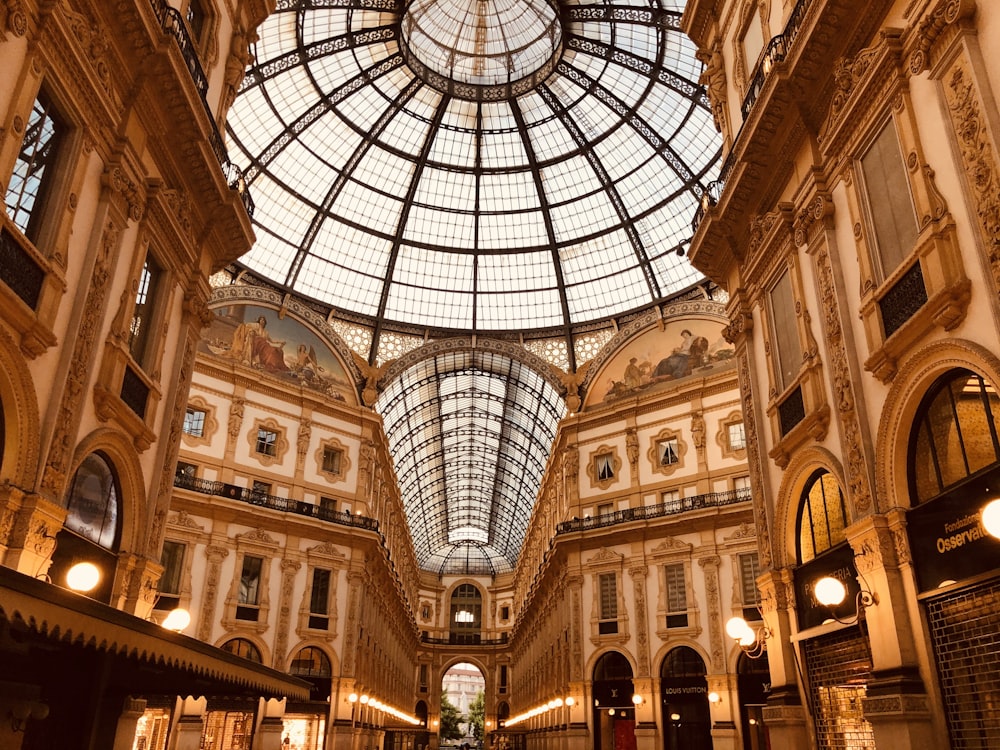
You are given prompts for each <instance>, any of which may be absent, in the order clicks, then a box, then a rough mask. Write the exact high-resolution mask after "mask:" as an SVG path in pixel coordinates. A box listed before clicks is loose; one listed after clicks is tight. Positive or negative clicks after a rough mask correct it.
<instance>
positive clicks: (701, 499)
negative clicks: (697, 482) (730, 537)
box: [556, 488, 751, 534]
mask: <svg viewBox="0 0 1000 750" xmlns="http://www.w3.org/2000/svg"><path fill="white" fill-rule="evenodd" d="M750 496H751V495H750V489H749V488H741V489H738V490H727V491H726V492H709V493H706V494H704V495H695V496H693V497H683V498H679V499H677V500H670V501H669V502H663V503H657V504H656V505H641V506H639V507H638V508H626V509H625V510H618V511H615V512H614V513H601V514H600V515H597V516H591V517H590V518H574V519H573V520H571V521H563V522H562V523H560V524H559V525H558V526H556V534H568V533H570V532H573V531H588V530H590V529H602V528H605V527H607V526H616V525H618V524H622V523H629V522H631V521H643V520H648V519H650V518H662V517H664V516H673V515H676V514H678V513H687V512H689V511H692V510H702V509H705V508H718V507H722V506H726V505H735V504H736V503H744V502H747V501H749V500H750Z"/></svg>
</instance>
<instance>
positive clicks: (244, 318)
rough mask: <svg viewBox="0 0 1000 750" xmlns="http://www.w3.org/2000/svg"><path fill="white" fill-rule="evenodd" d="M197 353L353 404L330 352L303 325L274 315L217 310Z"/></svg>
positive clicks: (250, 309) (245, 308)
mask: <svg viewBox="0 0 1000 750" xmlns="http://www.w3.org/2000/svg"><path fill="white" fill-rule="evenodd" d="M199 350H200V351H201V352H203V353H205V354H211V355H214V356H216V357H219V358H220V359H226V360H231V361H236V362H239V363H240V364H242V365H244V366H246V367H250V368H253V369H255V370H260V371H262V372H266V373H268V374H269V375H273V376H275V377H279V378H282V379H286V380H294V381H297V382H299V383H300V384H301V385H303V386H304V387H307V388H310V389H312V390H316V391H320V392H322V393H325V394H326V395H327V396H329V397H331V398H334V399H336V400H338V401H351V402H353V401H355V399H354V397H353V396H352V395H351V394H353V392H354V387H353V385H352V384H351V381H350V379H349V378H348V376H347V372H346V371H345V370H344V366H343V365H342V364H341V363H340V360H339V359H337V357H336V355H335V354H334V353H333V352H332V351H331V350H330V348H329V347H328V346H327V345H326V344H325V343H324V342H323V341H322V340H321V339H320V338H319V336H317V335H316V334H315V333H313V332H312V331H311V330H309V329H308V328H306V326H304V325H303V324H302V323H300V322H298V321H297V320H294V319H293V318H290V317H287V316H286V317H285V318H279V317H278V314H277V313H276V312H275V311H274V310H270V309H268V308H265V307H257V306H255V305H233V306H230V307H220V308H217V309H216V310H215V318H214V319H213V320H212V323H211V324H210V325H209V327H208V331H207V332H206V335H205V336H204V337H203V338H202V340H201V343H200V344H199Z"/></svg>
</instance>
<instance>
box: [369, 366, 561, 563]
mask: <svg viewBox="0 0 1000 750" xmlns="http://www.w3.org/2000/svg"><path fill="white" fill-rule="evenodd" d="M376 409H377V410H378V411H379V413H380V414H382V417H383V419H384V421H385V430H386V435H387V436H388V438H389V448H390V450H391V451H392V454H393V456H394V457H395V460H396V471H397V473H398V475H399V477H400V484H401V487H400V489H401V492H402V496H403V507H404V510H405V512H406V516H407V519H408V521H409V525H410V531H411V533H412V535H413V540H414V544H415V546H416V551H417V563H418V564H419V565H420V566H421V567H423V568H425V569H427V570H433V571H435V572H438V573H472V574H476V573H478V574H487V575H495V574H497V573H505V572H509V571H511V570H513V569H514V564H515V563H516V561H517V556H518V554H519V553H520V551H521V542H522V541H523V540H524V534H525V531H526V529H527V525H528V519H529V517H530V515H531V509H532V507H533V506H534V503H535V495H536V494H537V492H538V487H539V484H540V483H541V479H542V474H543V473H544V471H545V463H546V461H547V460H548V455H549V450H550V448H551V445H552V440H553V439H554V438H555V434H556V426H557V424H558V422H559V419H561V418H562V416H563V414H564V413H565V407H564V406H563V402H562V399H561V398H560V397H559V394H558V393H557V392H556V390H555V388H553V387H552V385H551V384H549V383H548V382H546V381H545V380H544V379H543V378H542V377H541V376H540V375H539V374H538V373H537V372H535V371H534V370H532V369H531V368H529V367H527V366H526V365H524V364H522V363H520V362H516V361H514V360H512V359H510V358H509V357H507V356H505V355H503V354H499V353H495V352H484V351H478V350H477V351H460V352H448V353H445V354H440V355H438V356H436V357H433V358H430V359H425V360H423V361H421V362H418V363H417V364H415V365H414V366H412V367H410V368H409V369H408V370H406V371H404V372H403V373H402V374H401V375H400V377H398V378H396V379H395V380H393V381H392V382H391V383H390V384H389V386H388V387H387V388H386V389H385V391H384V392H383V393H382V395H381V397H380V398H379V401H378V403H377V404H376Z"/></svg>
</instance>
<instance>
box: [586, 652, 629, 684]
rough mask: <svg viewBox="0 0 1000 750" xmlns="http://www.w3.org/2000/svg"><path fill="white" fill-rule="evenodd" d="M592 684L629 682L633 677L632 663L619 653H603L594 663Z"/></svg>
mask: <svg viewBox="0 0 1000 750" xmlns="http://www.w3.org/2000/svg"><path fill="white" fill-rule="evenodd" d="M592 674H593V678H594V682H597V681H598V680H631V679H632V678H633V677H634V676H635V670H634V669H633V668H632V662H631V661H629V658H628V657H627V656H625V654H623V653H622V652H621V651H617V650H610V651H605V652H604V653H603V654H601V656H600V657H599V658H598V659H597V661H596V662H594V670H593V672H592Z"/></svg>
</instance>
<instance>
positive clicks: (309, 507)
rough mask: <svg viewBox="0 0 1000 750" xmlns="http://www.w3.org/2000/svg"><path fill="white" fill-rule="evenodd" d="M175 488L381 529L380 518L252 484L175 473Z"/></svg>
mask: <svg viewBox="0 0 1000 750" xmlns="http://www.w3.org/2000/svg"><path fill="white" fill-rule="evenodd" d="M174 487H181V488H182V489H185V490H191V491H193V492H199V493H201V494H203V495H215V496H217V497H225V498H228V499H230V500H239V501H240V502H244V503H248V504H250V505H257V506H259V507H262V508H270V509H271V510H279V511H282V512H284V513H295V514H297V515H300V516H309V517H311V518H318V519H320V520H321V521H329V522H330V523H337V524H340V525H342V526H353V527H355V528H360V529H366V530H368V531H375V532H377V531H378V521H376V520H375V519H374V518H369V517H367V516H359V515H352V514H350V513H348V512H347V511H342V510H331V509H329V508H323V507H321V506H319V505H313V504H312V503H307V502H304V501H302V500H292V499H291V498H287V497H278V496H277V495H269V494H267V493H264V492H256V491H254V490H253V489H251V488H249V487H237V486H236V485H234V484H226V483H225V482H215V481H211V480H208V479H200V478H198V477H193V476H191V475H190V474H184V473H178V474H175V475H174Z"/></svg>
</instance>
